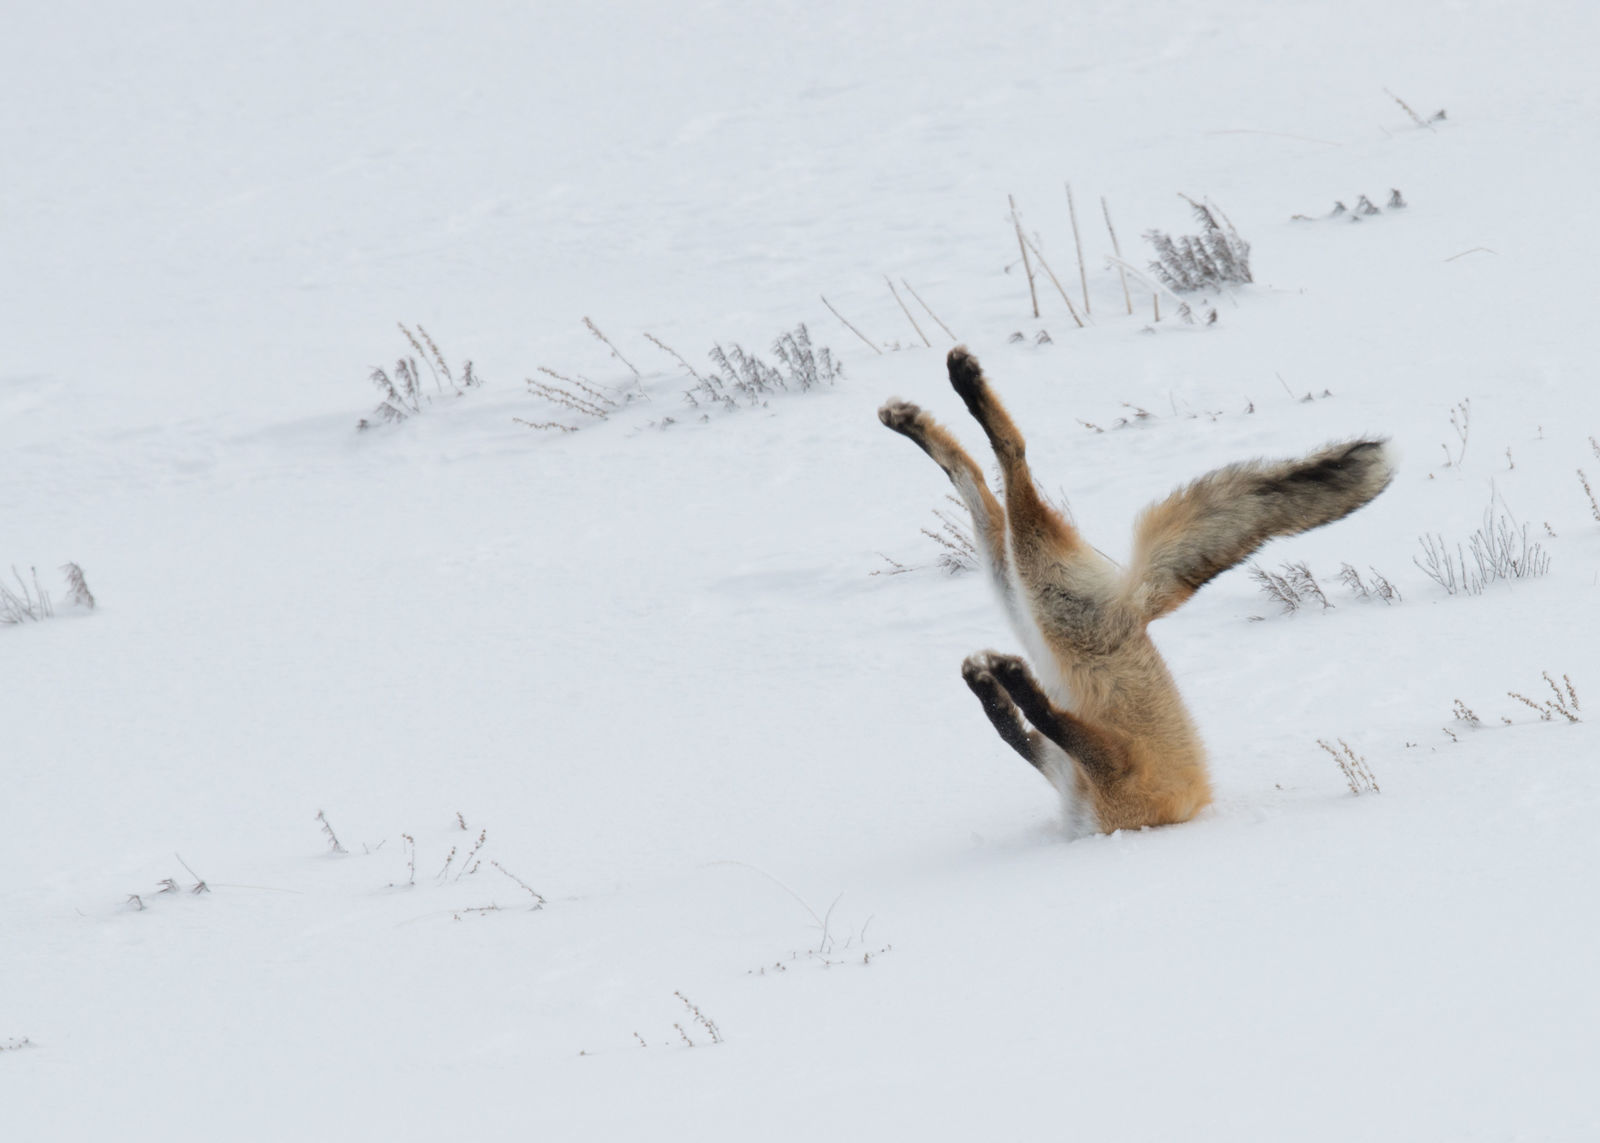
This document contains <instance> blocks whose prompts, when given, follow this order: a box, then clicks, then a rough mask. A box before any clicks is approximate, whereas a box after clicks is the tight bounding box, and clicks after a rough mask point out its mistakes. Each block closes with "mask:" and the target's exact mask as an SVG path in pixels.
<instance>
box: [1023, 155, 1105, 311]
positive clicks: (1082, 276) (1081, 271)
mask: <svg viewBox="0 0 1600 1143" xmlns="http://www.w3.org/2000/svg"><path fill="white" fill-rule="evenodd" d="M1066 187H1067V216H1068V217H1069V218H1070V219H1071V220H1072V241H1073V243H1074V245H1076V246H1077V248H1078V282H1079V284H1080V285H1082V287H1083V312H1084V313H1086V314H1092V313H1094V308H1093V307H1092V306H1090V305H1089V271H1088V270H1087V269H1086V268H1085V267H1084V264H1083V237H1082V235H1080V234H1079V233H1078V205H1077V203H1075V202H1073V200H1072V184H1071V183H1067V184H1066ZM1034 316H1035V317H1038V316H1039V315H1037V314H1035V315H1034Z"/></svg>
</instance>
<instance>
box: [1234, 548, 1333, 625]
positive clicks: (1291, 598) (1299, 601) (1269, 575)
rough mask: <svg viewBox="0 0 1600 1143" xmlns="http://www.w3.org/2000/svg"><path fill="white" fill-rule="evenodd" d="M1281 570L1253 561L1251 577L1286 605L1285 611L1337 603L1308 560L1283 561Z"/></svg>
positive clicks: (1269, 595)
mask: <svg viewBox="0 0 1600 1143" xmlns="http://www.w3.org/2000/svg"><path fill="white" fill-rule="evenodd" d="M1281 566H1282V571H1281V572H1272V571H1268V570H1267V569H1266V568H1264V567H1261V566H1260V565H1259V564H1251V565H1250V578H1251V579H1252V580H1254V581H1255V582H1256V584H1257V586H1258V587H1260V588H1261V591H1262V594H1264V595H1265V596H1266V597H1267V598H1268V599H1270V600H1271V601H1272V602H1274V603H1276V604H1277V605H1278V606H1279V607H1280V608H1282V610H1283V613H1284V614H1285V615H1289V614H1291V613H1293V612H1296V611H1299V610H1300V608H1301V607H1303V606H1306V605H1308V604H1312V603H1316V604H1320V605H1321V608H1322V610H1324V611H1326V610H1328V609H1329V608H1331V607H1332V606H1333V603H1332V602H1331V601H1330V600H1329V599H1328V596H1327V593H1326V592H1324V591H1323V590H1322V585H1321V584H1319V583H1317V577H1316V576H1315V575H1313V574H1312V572H1311V567H1310V565H1308V564H1307V563H1306V562H1305V561H1304V560H1301V561H1299V562H1298V563H1286V564H1283V565H1281Z"/></svg>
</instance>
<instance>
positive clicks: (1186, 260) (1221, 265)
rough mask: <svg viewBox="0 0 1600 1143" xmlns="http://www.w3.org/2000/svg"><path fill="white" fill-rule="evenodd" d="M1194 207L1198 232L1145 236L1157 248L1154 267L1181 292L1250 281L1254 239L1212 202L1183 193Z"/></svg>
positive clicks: (1161, 276) (1158, 232)
mask: <svg viewBox="0 0 1600 1143" xmlns="http://www.w3.org/2000/svg"><path fill="white" fill-rule="evenodd" d="M1179 197H1180V198H1182V199H1183V200H1184V201H1185V202H1187V203H1188V204H1189V206H1190V207H1191V208H1192V209H1193V210H1194V214H1195V218H1196V219H1198V220H1199V223H1200V233H1199V234H1197V235H1182V236H1180V237H1178V238H1176V239H1174V238H1173V237H1172V236H1171V235H1168V234H1166V233H1165V232H1164V231H1160V230H1149V231H1146V232H1145V236H1144V237H1145V240H1146V241H1147V242H1149V243H1150V245H1151V246H1153V247H1154V248H1155V252H1156V257H1155V260H1154V261H1153V262H1151V263H1150V271H1151V273H1153V274H1155V276H1156V277H1157V278H1159V279H1160V280H1161V281H1162V282H1163V283H1164V284H1165V285H1166V286H1167V287H1168V288H1169V289H1171V290H1173V291H1175V292H1177V293H1185V292H1188V291H1191V290H1202V289H1207V288H1214V287H1218V286H1222V285H1224V284H1226V283H1229V282H1240V283H1246V282H1251V281H1253V280H1254V279H1253V278H1252V277H1251V276H1250V243H1248V242H1246V241H1245V240H1244V238H1243V237H1241V236H1240V234H1239V231H1238V230H1237V229H1236V228H1235V227H1234V225H1233V223H1232V222H1231V221H1229V219H1228V216H1227V215H1226V214H1223V213H1222V210H1221V208H1220V207H1217V206H1215V205H1214V204H1212V203H1210V202H1196V201H1195V200H1194V199H1192V198H1190V197H1189V196H1188V195H1180V196H1179Z"/></svg>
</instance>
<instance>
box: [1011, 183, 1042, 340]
mask: <svg viewBox="0 0 1600 1143" xmlns="http://www.w3.org/2000/svg"><path fill="white" fill-rule="evenodd" d="M1006 199H1007V200H1008V201H1009V202H1010V203H1011V225H1012V227H1013V228H1014V229H1015V230H1016V232H1017V248H1018V249H1019V250H1021V251H1022V272H1023V273H1025V274H1027V275H1028V296H1029V297H1030V298H1032V299H1033V316H1034V317H1038V316H1039V291H1038V290H1036V289H1034V286H1033V264H1032V263H1030V262H1029V261H1028V242H1027V239H1025V238H1023V237H1022V219H1021V218H1019V217H1018V216H1017V196H1016V195H1007V196H1006Z"/></svg>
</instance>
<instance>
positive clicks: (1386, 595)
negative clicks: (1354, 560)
mask: <svg viewBox="0 0 1600 1143" xmlns="http://www.w3.org/2000/svg"><path fill="white" fill-rule="evenodd" d="M1367 571H1368V573H1369V574H1370V575H1371V576H1372V586H1371V587H1370V588H1369V587H1368V586H1367V585H1366V584H1365V583H1363V582H1362V580H1361V573H1360V572H1358V571H1356V569H1355V568H1354V567H1353V566H1351V565H1350V564H1341V565H1340V566H1339V582H1340V583H1342V584H1344V585H1345V586H1346V587H1348V588H1349V589H1350V591H1351V594H1353V595H1354V596H1355V597H1356V598H1357V599H1373V598H1377V599H1381V600H1383V602H1384V603H1385V604H1391V603H1399V602H1400V591H1399V589H1398V588H1396V587H1395V586H1394V584H1392V583H1390V582H1389V581H1388V580H1387V579H1385V578H1384V576H1383V575H1382V573H1380V572H1379V571H1378V569H1377V568H1374V567H1369V568H1367Z"/></svg>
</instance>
